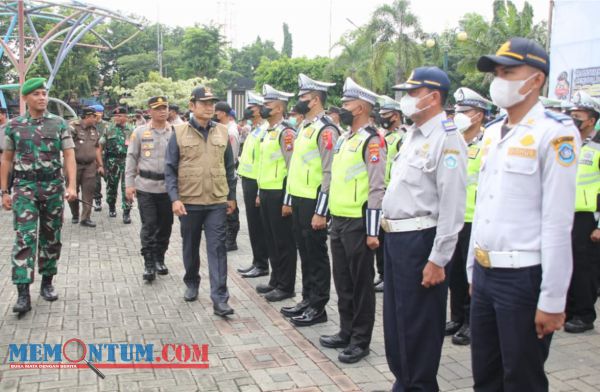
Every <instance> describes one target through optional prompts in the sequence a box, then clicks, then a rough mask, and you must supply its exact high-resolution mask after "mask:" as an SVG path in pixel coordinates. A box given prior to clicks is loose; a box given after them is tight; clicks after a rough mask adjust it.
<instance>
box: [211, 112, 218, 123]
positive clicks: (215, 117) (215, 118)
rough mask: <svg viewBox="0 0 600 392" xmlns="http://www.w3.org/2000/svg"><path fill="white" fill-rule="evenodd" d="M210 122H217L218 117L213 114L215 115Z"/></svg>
mask: <svg viewBox="0 0 600 392" xmlns="http://www.w3.org/2000/svg"><path fill="white" fill-rule="evenodd" d="M212 120H213V121H214V122H219V117H217V115H216V114H215V115H214V116H213V117H212Z"/></svg>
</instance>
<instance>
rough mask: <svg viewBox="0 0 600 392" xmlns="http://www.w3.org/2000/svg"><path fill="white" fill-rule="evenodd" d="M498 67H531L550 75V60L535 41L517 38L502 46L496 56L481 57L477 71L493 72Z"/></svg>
mask: <svg viewBox="0 0 600 392" xmlns="http://www.w3.org/2000/svg"><path fill="white" fill-rule="evenodd" d="M497 65H507V66H517V65H530V66H532V67H534V68H537V69H539V70H541V71H542V72H544V74H546V75H548V71H549V70H550V58H549V57H548V53H546V51H545V50H544V48H542V46H541V45H540V44H538V43H537V42H535V41H534V40H532V39H528V38H522V37H515V38H511V39H510V40H508V41H506V42H505V43H504V44H502V46H501V47H500V49H498V51H497V52H496V54H495V55H492V54H490V55H485V56H481V57H480V58H479V60H478V61H477V69H479V70H480V71H481V72H492V71H494V68H495V67H496V66H497Z"/></svg>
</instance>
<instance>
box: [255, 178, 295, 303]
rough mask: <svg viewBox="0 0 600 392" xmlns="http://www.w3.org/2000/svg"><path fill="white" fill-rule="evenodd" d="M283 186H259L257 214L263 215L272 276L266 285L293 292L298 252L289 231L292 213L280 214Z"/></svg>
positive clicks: (290, 229)
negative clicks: (277, 187) (290, 214)
mask: <svg viewBox="0 0 600 392" xmlns="http://www.w3.org/2000/svg"><path fill="white" fill-rule="evenodd" d="M283 196H284V191H283V190H264V189H261V190H260V216H261V218H262V222H263V227H264V233H265V239H266V241H267V250H268V252H269V260H270V261H271V279H270V280H269V285H270V286H271V287H275V288H277V289H280V290H282V291H285V292H286V293H292V292H294V286H295V284H296V263H297V259H298V253H297V251H296V243H295V242H294V233H293V231H292V217H291V216H287V217H285V218H284V217H282V216H281V207H282V206H283Z"/></svg>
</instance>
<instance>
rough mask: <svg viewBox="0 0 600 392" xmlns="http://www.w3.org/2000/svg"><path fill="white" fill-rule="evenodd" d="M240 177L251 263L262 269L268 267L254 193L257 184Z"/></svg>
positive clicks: (255, 193)
mask: <svg viewBox="0 0 600 392" xmlns="http://www.w3.org/2000/svg"><path fill="white" fill-rule="evenodd" d="M241 178H242V191H243V193H244V205H245V206H246V221H247V222H248V236H249V237H250V246H251V247H252V265H254V266H255V267H256V268H261V269H264V270H268V269H269V253H268V250H267V240H266V238H265V230H264V228H263V223H262V218H261V217H260V208H259V207H256V195H257V193H258V184H257V183H256V180H252V179H249V178H245V177H241Z"/></svg>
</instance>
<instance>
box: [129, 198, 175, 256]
mask: <svg viewBox="0 0 600 392" xmlns="http://www.w3.org/2000/svg"><path fill="white" fill-rule="evenodd" d="M136 194H137V200H138V207H139V210H140V219H141V221H142V229H141V231H140V240H141V242H142V256H144V257H148V256H150V255H155V257H157V258H158V259H159V260H162V261H164V257H165V253H166V252H167V248H168V247H169V239H170V238H171V227H172V226H173V212H172V210H171V200H170V199H169V194H168V193H149V192H142V191H139V190H138V191H136Z"/></svg>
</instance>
